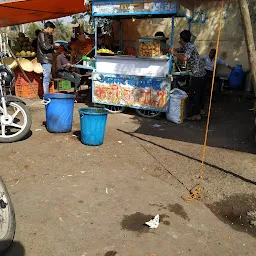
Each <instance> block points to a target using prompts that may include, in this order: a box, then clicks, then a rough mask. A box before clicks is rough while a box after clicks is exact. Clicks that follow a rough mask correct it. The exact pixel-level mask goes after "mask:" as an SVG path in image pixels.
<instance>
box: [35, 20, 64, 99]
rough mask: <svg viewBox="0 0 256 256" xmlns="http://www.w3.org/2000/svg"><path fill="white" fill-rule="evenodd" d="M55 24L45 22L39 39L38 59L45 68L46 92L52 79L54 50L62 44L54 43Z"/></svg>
mask: <svg viewBox="0 0 256 256" xmlns="http://www.w3.org/2000/svg"><path fill="white" fill-rule="evenodd" d="M54 29H55V25H54V24H53V23H52V22H50V21H47V22H46V23H45V24H44V30H43V31H40V33H39V34H38V40H37V60H38V62H39V63H41V65H42V68H43V88H44V94H47V93H49V85H50V81H51V71H52V63H53V52H54V50H55V49H57V48H58V47H59V46H60V44H53V36H52V34H53V32H54Z"/></svg>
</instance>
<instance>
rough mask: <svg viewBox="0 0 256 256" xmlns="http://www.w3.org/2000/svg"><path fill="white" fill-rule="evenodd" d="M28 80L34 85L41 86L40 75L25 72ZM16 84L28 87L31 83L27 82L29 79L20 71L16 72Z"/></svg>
mask: <svg viewBox="0 0 256 256" xmlns="http://www.w3.org/2000/svg"><path fill="white" fill-rule="evenodd" d="M25 74H26V75H27V77H28V79H29V80H30V82H31V83H32V84H33V85H39V83H40V77H41V76H40V74H37V73H35V72H25ZM15 84H17V85H27V84H29V82H28V81H27V78H26V77H25V76H24V75H23V73H22V72H21V71H20V70H19V69H18V70H16V71H15Z"/></svg>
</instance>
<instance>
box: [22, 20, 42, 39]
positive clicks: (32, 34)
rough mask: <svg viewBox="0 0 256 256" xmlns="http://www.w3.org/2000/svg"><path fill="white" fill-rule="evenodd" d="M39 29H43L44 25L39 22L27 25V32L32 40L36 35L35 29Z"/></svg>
mask: <svg viewBox="0 0 256 256" xmlns="http://www.w3.org/2000/svg"><path fill="white" fill-rule="evenodd" d="M38 29H40V30H41V29H42V26H40V25H39V24H38V23H35V22H33V23H30V24H29V26H28V27H27V29H26V31H25V34H26V35H27V36H28V37H29V39H30V40H33V39H34V38H35V37H36V36H35V31H36V30H38Z"/></svg>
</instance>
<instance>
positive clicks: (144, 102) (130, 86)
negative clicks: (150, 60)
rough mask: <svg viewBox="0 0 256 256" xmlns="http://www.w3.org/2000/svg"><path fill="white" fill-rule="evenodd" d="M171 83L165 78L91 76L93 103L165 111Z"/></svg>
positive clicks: (97, 74)
mask: <svg viewBox="0 0 256 256" xmlns="http://www.w3.org/2000/svg"><path fill="white" fill-rule="evenodd" d="M170 86H171V81H170V79H169V78H165V77H138V76H123V75H108V74H99V73H96V74H94V75H93V102H94V103H101V104H107V105H118V106H127V107H135V108H144V109H152V110H153V109H155V110H158V111H165V109H166V107H167V105H168V100H169V92H170Z"/></svg>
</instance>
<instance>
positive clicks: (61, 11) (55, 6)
mask: <svg viewBox="0 0 256 256" xmlns="http://www.w3.org/2000/svg"><path fill="white" fill-rule="evenodd" d="M86 11H88V8H86V7H85V6H84V0H71V1H69V0H66V1H64V0H18V1H14V0H0V27H7V26H12V25H18V24H24V23H29V22H34V21H41V20H48V19H55V18H61V17H65V16H70V15H73V14H76V13H80V12H86Z"/></svg>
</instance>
